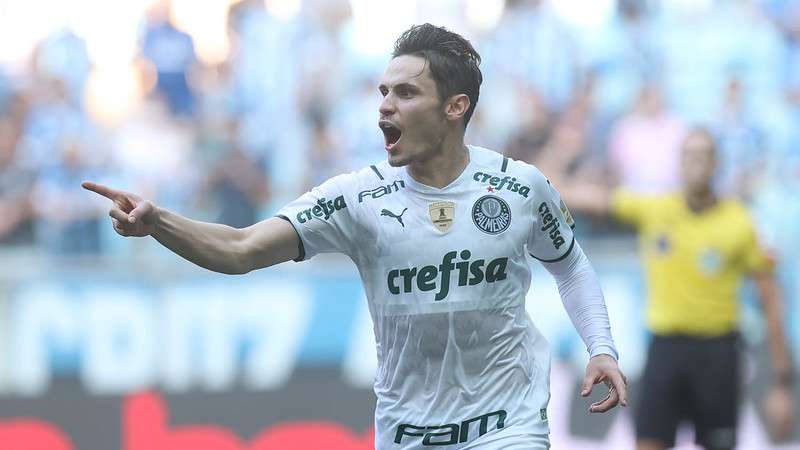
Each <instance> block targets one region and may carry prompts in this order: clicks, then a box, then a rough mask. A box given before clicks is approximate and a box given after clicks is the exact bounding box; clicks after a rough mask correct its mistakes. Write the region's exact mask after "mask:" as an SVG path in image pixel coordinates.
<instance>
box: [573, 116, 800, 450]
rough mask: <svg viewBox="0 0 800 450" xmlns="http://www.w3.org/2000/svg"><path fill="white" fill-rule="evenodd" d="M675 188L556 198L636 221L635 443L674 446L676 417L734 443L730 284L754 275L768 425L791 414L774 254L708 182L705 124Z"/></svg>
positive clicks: (717, 446)
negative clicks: (641, 320) (640, 313)
mask: <svg viewBox="0 0 800 450" xmlns="http://www.w3.org/2000/svg"><path fill="white" fill-rule="evenodd" d="M681 152H682V154H681V175H682V190H681V192H677V193H674V194H669V195H660V196H646V195H640V194H634V193H632V192H626V191H624V190H622V189H617V190H610V189H608V188H607V187H602V186H589V185H580V184H576V185H572V186H570V183H566V184H567V186H565V187H564V188H562V197H563V198H564V199H565V200H566V202H567V204H568V205H570V207H571V208H572V209H573V210H581V211H584V212H587V213H593V214H600V215H603V214H605V215H611V216H612V217H614V218H616V219H617V220H619V221H621V222H625V223H628V224H630V225H632V226H633V227H635V228H636V230H637V231H638V235H639V246H640V250H641V254H642V259H643V262H644V266H645V272H646V278H647V289H648V296H647V297H648V298H647V301H648V303H647V309H646V311H647V320H646V322H647V326H648V328H649V330H650V331H651V332H652V334H653V339H652V341H651V343H650V347H649V349H648V356H647V364H646V367H645V371H644V376H643V379H642V386H643V387H642V391H641V393H640V398H639V399H638V402H637V405H638V407H637V409H636V437H637V447H638V449H639V450H662V449H666V448H668V447H672V446H674V443H675V433H676V430H677V427H678V424H679V422H680V421H681V420H685V419H688V420H690V421H691V422H692V423H693V424H694V427H695V435H696V441H697V443H698V444H700V445H701V446H703V447H704V448H706V449H707V450H712V449H713V450H722V449H732V448H734V447H735V446H736V421H737V420H736V419H737V409H738V404H739V398H740V396H739V388H740V383H741V379H740V376H739V375H740V361H739V342H738V335H737V327H738V320H739V301H738V295H737V294H738V290H739V285H740V282H741V281H742V279H743V278H744V277H746V276H752V277H754V278H755V281H756V285H757V287H758V291H759V294H760V297H761V301H762V304H763V308H764V313H765V315H766V319H767V323H768V330H769V345H770V349H771V356H772V358H771V360H772V369H773V386H772V388H771V389H770V391H769V393H768V395H767V405H766V406H767V416H768V420H769V426H770V428H771V429H772V433H773V435H774V436H776V437H777V438H779V439H780V438H785V437H786V436H787V435H788V434H789V432H790V431H791V430H790V428H791V421H792V413H793V411H792V392H791V385H792V379H793V377H792V364H791V360H790V357H789V351H788V348H787V344H786V341H785V335H784V332H783V325H782V307H781V299H780V296H779V291H778V287H777V284H776V281H775V279H774V277H773V275H772V265H773V264H772V262H771V260H770V258H769V257H768V256H767V255H766V254H765V252H764V251H763V249H762V248H761V247H759V245H758V239H757V237H756V232H755V228H754V224H753V221H752V219H751V218H750V216H749V215H748V212H747V210H746V209H745V207H744V206H743V205H742V204H741V203H740V202H738V201H737V200H733V199H721V198H719V197H717V195H715V193H714V190H713V188H712V178H713V176H714V171H715V167H716V145H715V142H714V139H713V138H712V136H711V134H710V133H709V132H708V131H706V130H704V129H696V130H693V131H692V132H690V133H689V134H688V135H687V137H686V139H685V141H684V143H683V148H682V150H681Z"/></svg>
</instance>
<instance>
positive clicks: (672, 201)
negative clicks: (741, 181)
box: [611, 190, 771, 337]
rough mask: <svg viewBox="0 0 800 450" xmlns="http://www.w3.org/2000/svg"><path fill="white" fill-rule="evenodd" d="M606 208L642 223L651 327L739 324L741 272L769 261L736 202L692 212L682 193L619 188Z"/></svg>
mask: <svg viewBox="0 0 800 450" xmlns="http://www.w3.org/2000/svg"><path fill="white" fill-rule="evenodd" d="M611 209H612V214H613V215H614V216H615V217H616V218H617V220H619V221H621V222H625V223H629V224H631V225H633V226H634V227H636V229H637V230H638V231H639V246H640V251H641V254H642V258H643V260H644V265H645V269H646V277H647V285H648V291H649V294H648V297H649V298H648V305H647V324H648V326H649V328H650V330H651V331H652V332H653V333H655V334H659V335H669V334H685V335H690V336H700V337H705V336H718V335H722V334H726V333H729V332H731V331H733V330H735V329H736V328H737V326H738V314H739V299H738V295H737V294H738V289H739V284H740V281H741V279H742V277H743V276H744V275H747V274H750V273H755V272H761V271H764V270H768V269H770V268H771V263H770V261H769V259H768V258H767V257H766V255H765V254H764V253H763V251H762V249H761V248H760V247H759V246H758V242H757V239H756V233H755V230H754V226H753V222H752V220H751V219H750V216H749V214H748V212H747V211H746V210H745V208H744V206H743V205H742V204H741V203H740V202H738V201H735V200H721V201H719V202H718V203H717V204H716V205H715V206H713V207H711V208H709V209H707V210H705V211H703V212H701V213H694V212H692V211H691V210H690V209H689V207H688V206H687V205H686V201H685V200H684V198H683V196H682V195H680V194H673V195H664V196H644V195H638V194H633V193H630V192H627V191H624V190H618V191H616V192H615V193H614V195H613V198H612V206H611Z"/></svg>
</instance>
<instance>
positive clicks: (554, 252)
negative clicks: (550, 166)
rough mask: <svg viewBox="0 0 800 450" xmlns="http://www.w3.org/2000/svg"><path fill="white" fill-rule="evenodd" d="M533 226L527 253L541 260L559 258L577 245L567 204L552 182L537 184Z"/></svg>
mask: <svg viewBox="0 0 800 450" xmlns="http://www.w3.org/2000/svg"><path fill="white" fill-rule="evenodd" d="M532 207H533V211H532V214H533V221H532V223H533V226H532V228H531V231H530V236H529V237H528V243H527V244H528V252H529V253H530V255H531V256H533V257H534V258H536V259H538V260H540V261H542V262H556V261H560V260H562V259H563V258H565V257H566V256H567V255H569V253H570V251H572V248H573V246H574V244H575V236H574V234H573V229H574V228H575V222H574V220H573V219H572V214H570V212H569V209H567V205H566V204H564V202H563V201H562V200H561V196H560V195H559V193H558V191H557V190H556V188H555V187H553V186H552V185H551V184H550V182H549V181H547V180H546V179H543V180H542V182H541V183H538V186H537V188H536V196H535V197H534V202H533V204H532Z"/></svg>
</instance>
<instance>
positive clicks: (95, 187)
mask: <svg viewBox="0 0 800 450" xmlns="http://www.w3.org/2000/svg"><path fill="white" fill-rule="evenodd" d="M81 187H83V188H84V189H86V190H89V191H92V192H95V193H97V194H100V195H102V196H103V197H105V198H107V199H109V200H114V198H115V197H117V196H119V192H118V191H116V190H114V189H111V188H110V187H108V186H103V185H102V184H97V183H92V182H91V181H84V182H83V183H81Z"/></svg>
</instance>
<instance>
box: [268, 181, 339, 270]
mask: <svg viewBox="0 0 800 450" xmlns="http://www.w3.org/2000/svg"><path fill="white" fill-rule="evenodd" d="M348 181H349V176H348V175H339V176H336V177H334V178H331V179H329V180H327V181H325V182H324V183H322V184H321V185H319V186H317V187H315V188H313V189H312V190H311V191H309V192H306V193H305V194H303V195H301V196H300V197H299V198H297V199H296V200H294V201H293V202H291V203H289V204H288V205H286V206H284V207H283V208H281V209H280V211H278V213H277V214H276V216H278V217H280V218H282V219H285V220H288V221H289V222H290V223H291V224H292V226H294V228H295V230H296V231H297V234H298V236H300V256H299V257H298V258H297V260H296V261H302V260H304V259H308V258H311V257H312V256H314V255H316V254H318V253H333V252H340V253H344V254H347V255H350V254H351V248H352V243H353V239H352V236H353V225H354V223H353V222H354V221H353V220H352V216H351V213H352V211H350V210H349V209H348V204H347V195H346V192H345V190H346V189H347V185H348Z"/></svg>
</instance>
